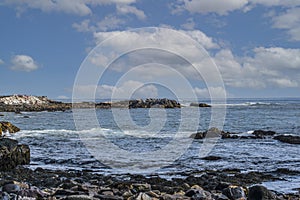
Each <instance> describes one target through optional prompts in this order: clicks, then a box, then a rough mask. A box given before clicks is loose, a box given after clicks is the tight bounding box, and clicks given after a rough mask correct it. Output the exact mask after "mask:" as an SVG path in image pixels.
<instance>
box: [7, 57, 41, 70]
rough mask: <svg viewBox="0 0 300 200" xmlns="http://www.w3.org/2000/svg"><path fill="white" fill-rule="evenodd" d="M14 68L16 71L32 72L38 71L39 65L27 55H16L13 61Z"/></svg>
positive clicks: (12, 67)
mask: <svg viewBox="0 0 300 200" xmlns="http://www.w3.org/2000/svg"><path fill="white" fill-rule="evenodd" d="M11 63H12V66H11V67H10V68H11V69H12V70H15V71H25V72H31V71H34V70H36V69H38V65H37V63H36V62H35V61H34V60H33V59H32V58H31V57H30V56H27V55H16V56H14V57H13V58H12V59H11Z"/></svg>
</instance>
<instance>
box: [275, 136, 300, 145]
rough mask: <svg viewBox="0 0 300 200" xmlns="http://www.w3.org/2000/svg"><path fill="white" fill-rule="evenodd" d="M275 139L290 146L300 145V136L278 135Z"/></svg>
mask: <svg viewBox="0 0 300 200" xmlns="http://www.w3.org/2000/svg"><path fill="white" fill-rule="evenodd" d="M274 139H275V140H278V141H280V142H284V143H289V144H300V136H296V135H278V136H275V137H274Z"/></svg>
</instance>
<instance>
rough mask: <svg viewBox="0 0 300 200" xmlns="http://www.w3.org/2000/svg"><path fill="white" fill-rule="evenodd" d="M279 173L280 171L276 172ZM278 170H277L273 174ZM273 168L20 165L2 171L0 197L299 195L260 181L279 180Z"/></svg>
mask: <svg viewBox="0 0 300 200" xmlns="http://www.w3.org/2000/svg"><path fill="white" fill-rule="evenodd" d="M276 173H279V172H275V174H276ZM273 174H274V173H273ZM273 174H271V173H259V172H249V173H241V172H240V171H237V170H224V171H198V172H193V173H190V174H188V173H184V175H185V176H186V178H173V179H170V180H166V179H164V178H161V177H159V176H158V175H151V176H143V175H133V174H123V175H102V174H95V173H92V172H88V171H62V170H56V171H54V170H46V169H42V168H37V169H35V170H31V169H28V168H25V167H18V168H16V169H13V170H11V171H2V172H0V186H2V191H1V192H0V194H1V195H2V198H3V199H4V198H7V199H9V198H14V197H17V196H18V197H23V198H24V197H26V198H32V199H33V198H35V199H73V200H79V199H80V200H85V199H87V200H88V199H112V200H113V199H137V200H148V199H149V200H150V199H166V200H167V199H170V200H173V199H204V200H214V199H216V200H229V199H234V200H238V199H239V200H242V199H244V200H246V199H249V200H259V199H261V200H268V199H269V200H271V199H289V200H296V199H299V198H300V196H299V192H298V193H295V194H279V193H276V192H274V191H269V190H268V189H267V188H265V187H264V186H262V185H257V184H260V183H261V182H263V181H271V180H277V179H278V178H277V177H276V175H273ZM19 199H20V198H19Z"/></svg>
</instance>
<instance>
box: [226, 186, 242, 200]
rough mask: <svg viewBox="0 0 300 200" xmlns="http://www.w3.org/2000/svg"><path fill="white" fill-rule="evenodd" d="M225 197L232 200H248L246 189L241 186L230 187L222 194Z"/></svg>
mask: <svg viewBox="0 0 300 200" xmlns="http://www.w3.org/2000/svg"><path fill="white" fill-rule="evenodd" d="M222 193H223V194H224V195H225V196H227V197H228V198H229V199H231V200H237V199H238V200H246V199H247V197H246V194H245V192H244V189H243V188H242V187H239V186H233V185H231V186H229V187H228V188H226V189H224V190H223V192H222Z"/></svg>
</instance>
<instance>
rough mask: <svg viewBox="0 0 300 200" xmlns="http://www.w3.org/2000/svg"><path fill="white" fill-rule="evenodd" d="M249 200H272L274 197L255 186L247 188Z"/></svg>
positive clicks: (266, 190)
mask: <svg viewBox="0 0 300 200" xmlns="http://www.w3.org/2000/svg"><path fill="white" fill-rule="evenodd" d="M248 199H249V200H273V199H276V195H275V194H273V193H272V192H271V191H269V190H268V189H267V188H266V187H264V186H261V185H255V186H252V187H250V188H249V195H248Z"/></svg>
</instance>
